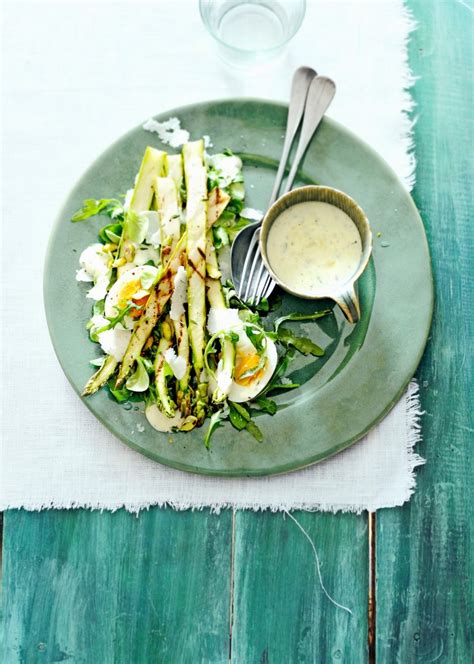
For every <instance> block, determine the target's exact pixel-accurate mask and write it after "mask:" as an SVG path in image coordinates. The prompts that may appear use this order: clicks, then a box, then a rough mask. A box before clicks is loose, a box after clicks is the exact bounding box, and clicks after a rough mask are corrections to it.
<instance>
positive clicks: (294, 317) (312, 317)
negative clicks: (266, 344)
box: [273, 309, 332, 332]
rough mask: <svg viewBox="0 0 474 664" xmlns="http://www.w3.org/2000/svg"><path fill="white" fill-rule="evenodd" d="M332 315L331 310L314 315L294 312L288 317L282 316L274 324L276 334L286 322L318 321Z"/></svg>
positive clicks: (317, 312)
mask: <svg viewBox="0 0 474 664" xmlns="http://www.w3.org/2000/svg"><path fill="white" fill-rule="evenodd" d="M330 313H332V310H331V309H324V310H323V311H316V313H314V314H302V313H299V312H294V313H292V314H288V315H286V316H280V318H277V319H276V320H275V322H274V323H273V325H274V327H275V332H278V328H279V327H280V325H281V324H282V323H283V322H284V321H286V320H300V321H301V320H317V319H318V318H323V317H324V316H327V315H328V314H330Z"/></svg>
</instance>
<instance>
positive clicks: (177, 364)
mask: <svg viewBox="0 0 474 664" xmlns="http://www.w3.org/2000/svg"><path fill="white" fill-rule="evenodd" d="M164 358H165V360H166V362H167V363H168V365H169V368H170V369H171V371H172V372H173V375H174V377H175V378H177V379H178V380H181V379H182V378H183V377H184V374H185V373H186V360H185V359H184V357H178V356H177V355H176V353H175V350H174V348H168V350H167V351H165V353H164Z"/></svg>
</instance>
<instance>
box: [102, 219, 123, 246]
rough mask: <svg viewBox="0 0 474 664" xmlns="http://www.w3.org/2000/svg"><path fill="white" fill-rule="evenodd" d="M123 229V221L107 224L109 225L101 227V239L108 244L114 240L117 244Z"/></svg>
mask: <svg viewBox="0 0 474 664" xmlns="http://www.w3.org/2000/svg"><path fill="white" fill-rule="evenodd" d="M122 229H123V224H122V223H116V224H107V226H103V227H102V228H101V229H100V231H99V239H100V240H101V241H102V242H103V243H104V244H107V242H114V243H115V244H118V243H119V242H120V238H121V236H122Z"/></svg>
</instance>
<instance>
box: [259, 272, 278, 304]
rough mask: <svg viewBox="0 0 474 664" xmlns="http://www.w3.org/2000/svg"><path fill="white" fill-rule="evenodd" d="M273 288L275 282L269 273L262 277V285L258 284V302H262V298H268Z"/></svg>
mask: <svg viewBox="0 0 474 664" xmlns="http://www.w3.org/2000/svg"><path fill="white" fill-rule="evenodd" d="M274 287H275V282H274V281H273V279H272V277H271V275H270V274H269V272H267V273H266V274H265V275H264V279H263V280H262V283H261V284H260V288H259V294H260V299H259V300H258V301H260V300H263V298H264V297H268V296H269V295H270V293H271V292H272V290H273V289H274Z"/></svg>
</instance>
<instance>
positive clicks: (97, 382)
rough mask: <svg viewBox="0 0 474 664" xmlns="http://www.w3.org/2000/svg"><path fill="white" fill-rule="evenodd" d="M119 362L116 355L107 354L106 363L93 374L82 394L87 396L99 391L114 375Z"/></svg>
mask: <svg viewBox="0 0 474 664" xmlns="http://www.w3.org/2000/svg"><path fill="white" fill-rule="evenodd" d="M117 365H118V362H117V360H116V359H115V357H112V356H111V355H107V356H106V357H105V360H104V364H103V365H102V366H101V367H100V369H98V370H97V371H96V372H95V374H93V375H92V376H91V377H90V378H89V380H88V381H87V383H86V386H85V387H84V389H83V391H82V396H83V397H87V396H90V395H91V394H94V392H97V390H98V389H99V388H101V387H102V386H103V385H105V383H106V382H107V381H108V380H109V378H110V377H111V376H113V374H114V372H115V369H116V368H117Z"/></svg>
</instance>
